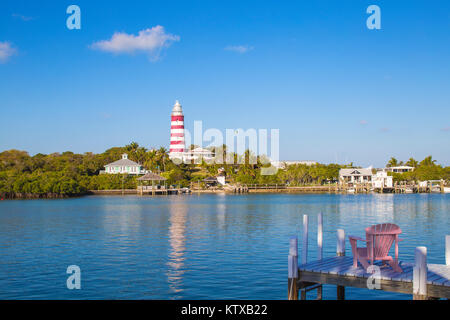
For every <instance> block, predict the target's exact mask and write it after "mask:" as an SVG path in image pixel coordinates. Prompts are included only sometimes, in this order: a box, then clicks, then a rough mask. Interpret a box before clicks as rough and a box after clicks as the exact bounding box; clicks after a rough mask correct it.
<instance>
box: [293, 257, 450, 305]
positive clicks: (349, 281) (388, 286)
mask: <svg viewBox="0 0 450 320" xmlns="http://www.w3.org/2000/svg"><path fill="white" fill-rule="evenodd" d="M375 265H377V266H378V267H379V268H380V269H379V270H380V272H379V273H375V274H372V273H367V272H365V271H364V269H363V268H362V267H358V268H354V267H353V258H352V257H345V256H343V257H337V256H336V257H329V258H325V259H322V260H316V261H312V262H309V263H307V264H304V265H300V266H299V267H298V288H299V289H307V288H309V287H312V286H314V285H317V284H331V285H336V286H341V287H355V288H364V289H370V288H369V286H370V285H369V286H368V283H370V284H372V285H373V288H372V289H371V290H382V291H388V292H398V293H406V294H413V273H414V263H411V262H402V261H400V267H401V268H402V269H403V272H402V273H398V272H394V271H393V270H392V269H391V268H390V267H382V266H381V262H378V263H375ZM427 270H428V272H427V296H428V297H430V298H431V297H433V298H447V299H450V266H447V265H439V264H428V265H427ZM369 278H370V279H369ZM377 279H378V280H379V287H378V288H376V285H375V284H374V282H375V281H376V280H377Z"/></svg>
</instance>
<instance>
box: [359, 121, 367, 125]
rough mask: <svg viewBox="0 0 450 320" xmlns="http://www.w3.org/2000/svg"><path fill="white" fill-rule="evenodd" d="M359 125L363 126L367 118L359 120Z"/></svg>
mask: <svg viewBox="0 0 450 320" xmlns="http://www.w3.org/2000/svg"><path fill="white" fill-rule="evenodd" d="M359 124H360V125H362V126H365V125H366V124H367V120H361V121H360V122H359Z"/></svg>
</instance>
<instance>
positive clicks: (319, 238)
mask: <svg viewBox="0 0 450 320" xmlns="http://www.w3.org/2000/svg"><path fill="white" fill-rule="evenodd" d="M317 219H318V220H317V259H319V260H322V252H323V250H322V242H323V215H322V212H320V213H319V216H318V218H317Z"/></svg>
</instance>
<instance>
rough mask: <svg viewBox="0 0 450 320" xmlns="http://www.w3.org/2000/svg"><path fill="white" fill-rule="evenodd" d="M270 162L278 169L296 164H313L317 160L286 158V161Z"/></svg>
mask: <svg viewBox="0 0 450 320" xmlns="http://www.w3.org/2000/svg"><path fill="white" fill-rule="evenodd" d="M270 164H271V165H272V166H274V167H275V168H277V169H286V167H288V166H292V165H296V164H303V165H307V166H313V165H315V164H317V162H316V161H312V160H284V161H271V162H270Z"/></svg>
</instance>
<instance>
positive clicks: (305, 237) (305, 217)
mask: <svg viewBox="0 0 450 320" xmlns="http://www.w3.org/2000/svg"><path fill="white" fill-rule="evenodd" d="M307 260H308V215H306V214H304V215H303V241H302V264H306V262H307Z"/></svg>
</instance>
